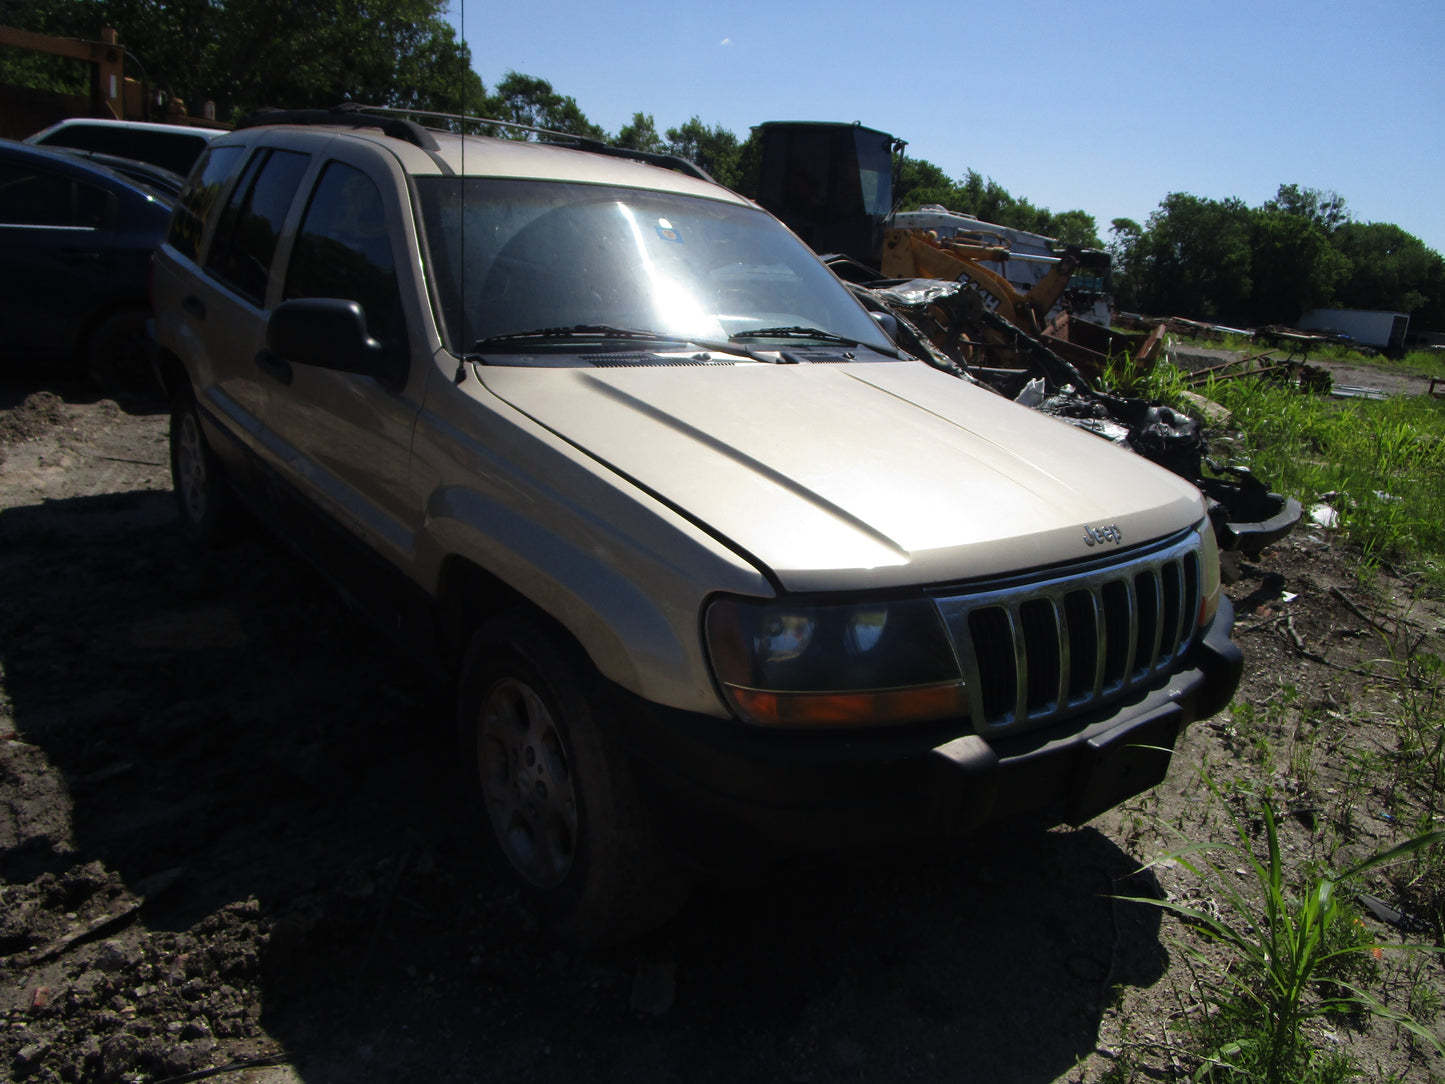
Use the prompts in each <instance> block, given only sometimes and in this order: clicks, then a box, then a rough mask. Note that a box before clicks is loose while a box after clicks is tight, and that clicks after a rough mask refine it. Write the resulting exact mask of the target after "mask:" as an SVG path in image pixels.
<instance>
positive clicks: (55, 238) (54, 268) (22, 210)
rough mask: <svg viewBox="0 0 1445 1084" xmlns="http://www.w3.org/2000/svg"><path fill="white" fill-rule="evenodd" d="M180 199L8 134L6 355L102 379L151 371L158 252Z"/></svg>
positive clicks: (2, 158) (1, 256)
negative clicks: (153, 269) (153, 260)
mask: <svg viewBox="0 0 1445 1084" xmlns="http://www.w3.org/2000/svg"><path fill="white" fill-rule="evenodd" d="M172 203H173V196H172V195H171V194H169V193H167V192H166V191H165V190H164V188H162V187H157V186H153V185H151V184H147V183H145V182H143V181H139V180H137V179H135V178H133V177H127V176H125V175H124V174H122V173H119V172H117V171H115V170H113V169H109V168H106V167H105V166H103V165H99V164H97V163H95V162H93V161H89V160H86V159H84V158H80V157H77V156H75V155H73V154H69V153H66V152H64V151H56V150H48V149H45V148H43V147H36V146H29V145H27V144H24V143H16V142H13V141H11V140H0V282H3V283H4V284H5V288H4V289H3V290H0V360H3V362H5V363H7V364H10V365H13V364H17V363H21V364H28V363H31V362H42V361H43V362H49V363H53V362H62V363H68V364H72V365H76V366H80V367H83V368H84V369H85V370H87V371H89V372H90V374H91V375H92V376H94V377H96V378H97V379H98V380H100V381H101V382H102V383H107V382H111V381H113V380H115V379H117V378H123V379H129V378H131V377H133V376H137V375H140V374H143V373H144V372H145V371H146V365H145V356H146V338H145V322H146V320H147V318H148V317H149V315H150V296H149V287H148V279H149V269H150V257H151V252H152V250H153V249H154V248H155V247H156V244H157V243H158V242H159V241H160V238H161V235H162V234H163V233H164V232H165V229H166V225H167V223H168V222H169V221H170V214H171V205H172Z"/></svg>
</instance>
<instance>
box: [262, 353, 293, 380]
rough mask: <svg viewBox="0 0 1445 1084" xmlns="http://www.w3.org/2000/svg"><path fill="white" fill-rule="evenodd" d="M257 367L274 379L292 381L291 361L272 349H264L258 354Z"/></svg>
mask: <svg viewBox="0 0 1445 1084" xmlns="http://www.w3.org/2000/svg"><path fill="white" fill-rule="evenodd" d="M256 367H257V368H258V369H260V370H261V371H262V372H263V373H265V374H266V375H267V376H269V377H271V378H272V379H273V380H279V381H280V382H281V383H282V384H290V383H291V375H292V370H291V363H290V362H289V361H287V360H286V359H285V358H283V357H282V356H281V355H280V354H277V353H275V352H274V351H272V350H265V349H263V350H261V351H260V352H259V353H257V354H256Z"/></svg>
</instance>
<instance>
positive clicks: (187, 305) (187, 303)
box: [181, 294, 206, 320]
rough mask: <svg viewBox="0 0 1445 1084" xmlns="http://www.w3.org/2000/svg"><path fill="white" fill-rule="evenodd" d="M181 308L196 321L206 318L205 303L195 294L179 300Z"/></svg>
mask: <svg viewBox="0 0 1445 1084" xmlns="http://www.w3.org/2000/svg"><path fill="white" fill-rule="evenodd" d="M181 308H182V309H184V310H185V311H186V312H188V313H190V314H191V315H192V316H194V317H195V318H196V319H197V320H204V319H205V318H206V303H205V302H204V301H202V300H201V299H200V298H199V297H197V296H196V295H195V294H187V295H186V296H185V297H184V298H182V299H181Z"/></svg>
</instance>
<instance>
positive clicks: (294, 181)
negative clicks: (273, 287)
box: [206, 149, 311, 305]
mask: <svg viewBox="0 0 1445 1084" xmlns="http://www.w3.org/2000/svg"><path fill="white" fill-rule="evenodd" d="M310 161H311V156H310V155H309V154H298V153H297V152H295V151H278V150H269V149H262V150H260V151H257V152H256V154H255V155H254V156H253V157H252V159H251V161H250V162H249V163H248V164H247V166H246V171H245V173H243V174H242V175H241V179H240V181H239V182H237V184H236V187H235V188H234V189H233V190H232V192H231V198H230V200H229V201H228V202H227V204H226V207H225V209H224V210H223V211H222V212H221V218H220V220H219V221H218V222H217V223H216V235H215V237H214V238H213V239H212V241H211V248H210V251H209V252H208V253H207V254H206V267H207V268H209V269H210V271H211V272H212V273H213V274H214V275H215V276H216V277H217V278H219V279H221V280H223V281H225V282H226V283H228V284H229V285H231V286H233V287H234V288H235V289H236V291H237V292H238V293H240V294H242V295H244V296H245V297H247V298H249V299H250V300H252V301H254V302H255V303H256V304H258V305H259V304H261V302H262V301H263V300H264V299H265V296H266V275H267V273H268V272H269V270H270V268H271V257H273V256H274V255H275V254H276V242H277V240H278V239H279V238H280V236H281V227H282V225H283V224H284V223H285V221H286V212H287V211H289V210H290V209H291V203H292V201H293V200H294V199H295V198H296V189H297V188H298V187H299V186H300V183H301V178H302V176H303V175H304V174H305V173H306V167H307V165H308V164H309V163H310Z"/></svg>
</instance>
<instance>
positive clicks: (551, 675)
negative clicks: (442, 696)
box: [458, 620, 686, 947]
mask: <svg viewBox="0 0 1445 1084" xmlns="http://www.w3.org/2000/svg"><path fill="white" fill-rule="evenodd" d="M599 681H600V679H597V678H596V677H595V675H593V674H592V672H591V668H590V665H589V664H588V663H587V661H586V660H585V659H584V658H581V657H580V654H579V653H575V652H572V651H568V650H566V649H565V648H563V647H562V646H560V639H559V638H557V637H554V636H552V635H550V634H548V633H547V632H545V631H543V630H542V629H541V628H540V626H539V625H537V624H534V623H531V622H524V621H519V620H512V621H509V622H500V623H496V624H493V625H489V626H487V627H485V628H483V629H482V630H480V631H479V632H478V633H477V634H476V636H475V637H473V640H472V643H471V647H470V648H469V649H468V651H467V653H466V658H465V660H464V663H463V671H462V679H461V687H460V695H459V698H458V736H459V739H460V743H461V749H462V755H463V762H464V765H465V767H466V770H467V774H468V776H469V779H470V783H471V786H472V788H473V790H474V793H475V797H476V799H477V803H478V804H479V805H480V807H481V808H480V810H479V820H481V821H482V822H483V824H484V825H485V827H486V828H487V829H489V834H490V836H491V838H492V840H493V842H494V843H495V845H496V849H497V851H498V852H499V853H500V855H501V858H502V860H503V862H504V863H505V864H506V867H507V869H508V870H509V872H510V873H511V875H512V876H513V877H514V878H515V879H516V880H518V881H519V882H520V883H521V885H522V887H523V888H524V889H525V891H526V892H527V893H528V894H529V895H531V896H532V898H533V899H534V900H535V901H536V904H537V906H538V909H539V910H540V911H541V912H542V913H543V915H544V917H545V918H546V919H547V920H548V921H549V922H550V924H551V925H552V926H553V928H554V930H555V931H556V932H557V933H559V934H560V935H562V936H563V937H564V938H566V939H567V940H570V941H572V942H574V943H576V944H578V945H580V946H583V947H601V946H603V945H608V944H615V943H618V942H621V941H625V940H627V939H629V938H631V937H635V936H637V935H639V934H641V933H644V932H646V931H647V930H648V929H650V928H652V927H653V926H656V925H658V924H660V923H661V922H663V921H665V920H666V919H667V918H669V917H671V915H672V914H673V913H674V912H675V911H676V909H677V908H678V906H680V904H681V903H682V901H683V899H684V898H685V895H686V883H685V881H684V879H683V878H682V876H681V875H680V874H679V873H678V872H677V871H675V870H674V869H672V868H671V867H670V866H669V865H668V864H667V863H666V862H665V861H664V860H663V859H662V858H661V857H660V856H659V854H658V852H657V849H656V847H655V845H654V842H653V837H652V832H651V826H650V824H649V822H648V818H647V816H646V813H645V811H644V810H643V809H642V807H641V804H640V802H639V800H638V796H637V793H636V790H635V788H634V786H633V784H632V779H631V774H630V772H629V771H628V765H627V763H626V760H625V758H624V757H623V755H622V753H621V750H620V749H619V748H618V743H617V740H616V735H615V734H614V733H612V727H611V720H610V719H609V717H608V716H607V713H606V712H605V710H603V709H601V708H600V707H599V706H598V703H597V698H596V697H595V696H589V695H588V694H589V693H590V692H592V691H593V689H595V687H596V685H597V683H598V682H599Z"/></svg>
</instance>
